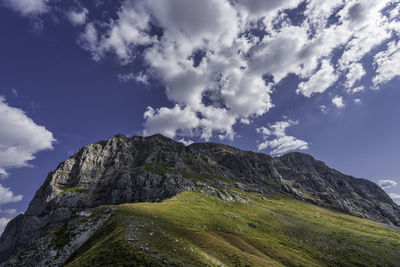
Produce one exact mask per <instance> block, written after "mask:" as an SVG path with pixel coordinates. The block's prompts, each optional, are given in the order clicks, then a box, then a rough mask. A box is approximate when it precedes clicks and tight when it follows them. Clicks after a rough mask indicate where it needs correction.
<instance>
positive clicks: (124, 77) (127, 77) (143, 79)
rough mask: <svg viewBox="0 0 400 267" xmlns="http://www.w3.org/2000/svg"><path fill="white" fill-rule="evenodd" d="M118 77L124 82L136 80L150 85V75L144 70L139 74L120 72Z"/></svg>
mask: <svg viewBox="0 0 400 267" xmlns="http://www.w3.org/2000/svg"><path fill="white" fill-rule="evenodd" d="M118 79H119V80H120V81H122V82H129V81H132V80H134V81H136V82H137V83H141V84H144V85H149V76H148V75H147V74H146V73H143V72H140V73H138V74H135V73H126V74H118Z"/></svg>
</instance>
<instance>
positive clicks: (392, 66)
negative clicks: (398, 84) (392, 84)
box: [373, 41, 400, 89]
mask: <svg viewBox="0 0 400 267" xmlns="http://www.w3.org/2000/svg"><path fill="white" fill-rule="evenodd" d="M374 64H375V66H376V67H377V70H376V73H377V74H376V76H375V77H374V79H373V83H374V87H375V89H378V86H379V85H380V84H383V83H386V82H388V81H390V80H392V79H393V78H395V77H397V76H399V75H400V43H399V41H397V42H395V41H392V42H390V43H389V44H388V47H387V50H385V51H382V52H380V53H378V54H377V55H375V57H374Z"/></svg>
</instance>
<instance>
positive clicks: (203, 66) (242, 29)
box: [0, 0, 400, 232]
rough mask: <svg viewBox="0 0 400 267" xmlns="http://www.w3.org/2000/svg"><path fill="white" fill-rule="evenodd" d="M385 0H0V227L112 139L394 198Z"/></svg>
mask: <svg viewBox="0 0 400 267" xmlns="http://www.w3.org/2000/svg"><path fill="white" fill-rule="evenodd" d="M399 35H400V4H399V1H397V0H393V1H391V0H381V1H373V0H347V1H343V0H331V1H324V0H306V1H302V0H158V1H157V0H118V1H116V0H104V1H101V0H97V1H79V0H73V1H63V0H0V36H1V39H0V125H1V126H0V232H1V231H2V230H3V228H4V227H5V225H6V223H7V222H8V221H9V220H10V219H11V218H13V217H14V216H16V215H17V214H18V213H22V212H24V211H25V210H26V208H27V207H28V204H29V202H30V200H31V199H32V198H33V196H34V194H35V192H36V191H37V190H38V189H39V187H40V186H41V184H42V183H43V182H44V180H45V179H46V177H47V174H48V173H49V172H51V171H53V170H55V168H56V167H57V166H58V164H59V163H60V162H62V161H64V160H66V159H68V157H70V156H72V155H73V154H74V152H75V151H76V150H78V149H79V148H80V147H83V146H85V145H87V144H90V143H95V142H98V141H100V140H105V139H108V138H109V137H110V136H112V135H115V134H117V133H122V134H125V135H127V136H134V135H145V136H147V135H152V134H155V133H161V134H163V135H165V136H168V137H170V138H173V139H175V140H176V141H179V142H183V143H185V144H190V143H192V142H206V141H212V142H221V143H225V144H228V145H233V146H235V147H238V148H241V149H245V150H252V151H257V152H262V153H267V154H270V155H271V156H280V155H282V154H285V153H287V152H291V151H301V152H304V153H308V154H311V155H312V156H314V157H315V158H316V159H319V160H322V161H324V162H326V163H327V165H328V166H330V167H332V168H335V169H338V170H339V171H341V172H343V173H346V174H349V175H352V176H355V177H362V178H367V179H370V180H371V181H374V182H376V183H377V184H379V185H380V186H381V187H382V188H383V189H384V190H385V191H386V192H387V193H388V194H389V195H390V196H391V197H392V198H393V200H394V201H397V203H400V185H398V184H400V165H399V164H398V162H399V159H400V149H399V148H400V139H399V136H400V116H399V115H400V105H399V102H400V101H399V100H400V88H399V87H400V80H399V75H400V42H399Z"/></svg>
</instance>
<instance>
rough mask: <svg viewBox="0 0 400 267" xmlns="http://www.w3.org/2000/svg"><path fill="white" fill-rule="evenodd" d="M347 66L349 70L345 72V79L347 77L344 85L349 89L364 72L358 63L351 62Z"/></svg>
mask: <svg viewBox="0 0 400 267" xmlns="http://www.w3.org/2000/svg"><path fill="white" fill-rule="evenodd" d="M348 68H349V72H348V73H347V74H346V79H347V81H346V86H347V87H348V88H349V90H350V88H352V87H353V86H354V84H355V83H356V82H357V81H359V80H360V79H361V78H362V77H363V76H364V75H365V73H366V72H365V70H364V68H363V66H362V65H361V64H359V63H353V64H351V65H350V66H349V67H348ZM352 91H354V90H352Z"/></svg>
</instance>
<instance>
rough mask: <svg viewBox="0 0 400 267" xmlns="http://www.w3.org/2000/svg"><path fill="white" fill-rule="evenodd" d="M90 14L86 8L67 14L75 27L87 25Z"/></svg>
mask: <svg viewBox="0 0 400 267" xmlns="http://www.w3.org/2000/svg"><path fill="white" fill-rule="evenodd" d="M88 13H89V11H88V10H87V9H86V8H82V9H81V10H79V11H77V10H70V11H68V12H67V13H66V16H67V18H68V20H69V21H70V22H71V23H72V24H73V25H82V24H85V22H86V19H87V15H88Z"/></svg>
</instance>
